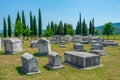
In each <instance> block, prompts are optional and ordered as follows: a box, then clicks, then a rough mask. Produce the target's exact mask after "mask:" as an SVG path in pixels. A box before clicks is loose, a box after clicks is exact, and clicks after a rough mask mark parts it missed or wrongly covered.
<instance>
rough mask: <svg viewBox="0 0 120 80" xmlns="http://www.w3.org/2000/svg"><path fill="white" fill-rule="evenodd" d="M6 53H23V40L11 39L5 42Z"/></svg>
mask: <svg viewBox="0 0 120 80" xmlns="http://www.w3.org/2000/svg"><path fill="white" fill-rule="evenodd" d="M4 49H5V53H10V54H15V53H17V52H21V51H22V40H20V39H18V38H10V39H8V40H5V41H4Z"/></svg>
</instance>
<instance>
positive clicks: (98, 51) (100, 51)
mask: <svg viewBox="0 0 120 80" xmlns="http://www.w3.org/2000/svg"><path fill="white" fill-rule="evenodd" d="M90 53H92V54H98V55H100V56H106V55H107V53H106V51H105V50H91V51H90Z"/></svg>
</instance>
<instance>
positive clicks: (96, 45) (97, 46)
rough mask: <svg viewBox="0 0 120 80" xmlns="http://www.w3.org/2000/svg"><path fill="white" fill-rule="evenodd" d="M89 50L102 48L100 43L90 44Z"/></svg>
mask: <svg viewBox="0 0 120 80" xmlns="http://www.w3.org/2000/svg"><path fill="white" fill-rule="evenodd" d="M91 50H103V45H102V44H91Z"/></svg>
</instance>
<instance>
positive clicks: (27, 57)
mask: <svg viewBox="0 0 120 80" xmlns="http://www.w3.org/2000/svg"><path fill="white" fill-rule="evenodd" d="M21 59H22V70H23V72H24V73H25V74H27V75H29V74H36V73H40V71H39V68H38V59H37V58H36V57H34V56H33V55H31V54H29V53H25V54H23V55H22V56H21Z"/></svg>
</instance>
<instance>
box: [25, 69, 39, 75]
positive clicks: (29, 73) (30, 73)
mask: <svg viewBox="0 0 120 80" xmlns="http://www.w3.org/2000/svg"><path fill="white" fill-rule="evenodd" d="M23 72H24V73H25V74H27V75H32V74H38V73H41V72H40V71H38V72H25V71H24V70H23Z"/></svg>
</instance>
